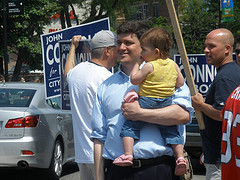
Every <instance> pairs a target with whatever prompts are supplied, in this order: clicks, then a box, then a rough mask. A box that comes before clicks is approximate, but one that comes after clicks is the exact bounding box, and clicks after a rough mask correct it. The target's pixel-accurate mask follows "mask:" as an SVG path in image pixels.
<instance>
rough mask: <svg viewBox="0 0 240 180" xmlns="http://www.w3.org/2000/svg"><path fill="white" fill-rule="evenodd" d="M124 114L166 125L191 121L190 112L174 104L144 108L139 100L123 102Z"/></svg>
mask: <svg viewBox="0 0 240 180" xmlns="http://www.w3.org/2000/svg"><path fill="white" fill-rule="evenodd" d="M122 111H123V115H124V116H125V118H126V119H131V120H132V121H145V122H148V123H154V124H160V125H165V126H170V125H181V124H186V123H188V122H189V112H188V111H187V110H185V109H184V108H182V107H181V106H179V105H176V104H173V105H170V106H167V107H165V108H160V109H143V108H141V107H140V105H139V103H138V102H137V101H135V102H133V103H123V104H122Z"/></svg>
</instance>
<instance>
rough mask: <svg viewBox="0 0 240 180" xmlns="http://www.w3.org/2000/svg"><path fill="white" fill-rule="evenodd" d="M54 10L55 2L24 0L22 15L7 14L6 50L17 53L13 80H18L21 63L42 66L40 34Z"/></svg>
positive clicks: (38, 67)
mask: <svg viewBox="0 0 240 180" xmlns="http://www.w3.org/2000/svg"><path fill="white" fill-rule="evenodd" d="M1 6H2V4H1ZM1 10H2V7H1ZM56 11H58V6H57V4H56V3H49V1H48V0H24V15H17V16H7V39H8V41H7V45H8V50H9V52H13V53H15V54H16V55H17V63H16V66H15V70H14V75H13V80H15V81H17V80H18V76H19V74H20V71H21V66H22V63H26V64H29V65H30V67H31V68H33V69H41V68H42V67H41V65H42V56H41V44H40V35H41V34H43V30H44V26H45V25H46V24H49V23H50V20H49V17H50V16H52V15H53V14H54V13H55V12H56ZM2 15H3V12H2V11H1V15H0V18H1V22H0V23H1V26H0V35H1V38H0V44H1V47H2V44H3V25H2V22H3V20H2V19H3V17H2ZM3 54H4V53H3V48H1V49H0V56H1V57H3ZM2 59H3V58H2ZM2 59H1V60H2ZM0 73H2V72H0Z"/></svg>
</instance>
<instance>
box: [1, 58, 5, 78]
mask: <svg viewBox="0 0 240 180" xmlns="http://www.w3.org/2000/svg"><path fill="white" fill-rule="evenodd" d="M0 74H2V75H3V74H4V72H3V57H0Z"/></svg>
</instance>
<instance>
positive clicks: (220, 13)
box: [218, 0, 222, 28]
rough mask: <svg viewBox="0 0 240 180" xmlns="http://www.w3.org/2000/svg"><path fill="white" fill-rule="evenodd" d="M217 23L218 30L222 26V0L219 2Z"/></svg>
mask: <svg viewBox="0 0 240 180" xmlns="http://www.w3.org/2000/svg"><path fill="white" fill-rule="evenodd" d="M218 18H219V22H218V28H220V27H221V25H222V0H219V16H218Z"/></svg>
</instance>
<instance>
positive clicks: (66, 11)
mask: <svg viewBox="0 0 240 180" xmlns="http://www.w3.org/2000/svg"><path fill="white" fill-rule="evenodd" d="M64 9H65V16H66V22H67V27H72V24H71V20H70V16H69V12H68V6H65V7H64Z"/></svg>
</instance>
